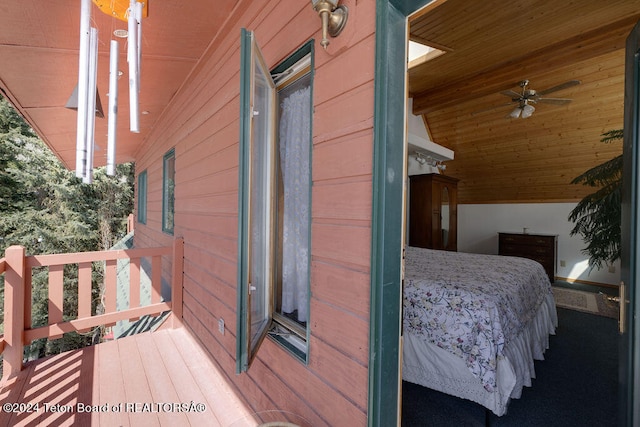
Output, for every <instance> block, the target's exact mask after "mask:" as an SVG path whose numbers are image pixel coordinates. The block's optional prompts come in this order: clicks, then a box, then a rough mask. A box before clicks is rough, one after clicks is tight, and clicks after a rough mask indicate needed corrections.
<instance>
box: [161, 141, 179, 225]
mask: <svg viewBox="0 0 640 427" xmlns="http://www.w3.org/2000/svg"><path fill="white" fill-rule="evenodd" d="M175 177H176V152H175V149H173V148H172V149H171V150H169V151H168V152H167V153H166V154H165V155H164V158H163V160H162V231H164V232H165V233H169V234H173V215H174V212H175Z"/></svg>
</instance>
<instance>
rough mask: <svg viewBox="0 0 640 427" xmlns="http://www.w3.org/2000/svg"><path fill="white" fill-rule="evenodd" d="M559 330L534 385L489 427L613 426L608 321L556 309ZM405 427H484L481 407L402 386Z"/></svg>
mask: <svg viewBox="0 0 640 427" xmlns="http://www.w3.org/2000/svg"><path fill="white" fill-rule="evenodd" d="M558 323H559V324H558V329H557V330H556V335H555V336H552V337H551V338H550V347H549V349H548V350H547V352H546V353H545V360H544V361H536V363H535V370H536V379H535V380H533V386H532V387H525V389H524V390H523V393H522V397H521V398H520V399H514V400H512V401H511V402H510V404H509V409H508V412H507V413H506V414H505V415H503V416H502V417H497V416H495V415H493V414H490V415H489V417H488V418H487V420H486V421H487V424H488V425H491V426H517V427H521V426H522V427H540V426H545V427H554V426H559V427H574V426H575V427H582V426H590V427H591V426H594V427H595V426H602V427H608V426H611V427H613V426H616V425H617V415H618V389H617V381H618V335H617V322H616V320H615V319H613V318H609V317H606V316H600V315H594V314H590V313H586V312H583V311H577V310H569V309H566V308H558ZM402 391H403V399H402V403H403V408H402V414H403V417H402V425H403V426H404V427H422V426H425V427H440V426H443V427H445V426H446V427H450V426H456V427H457V426H483V425H485V417H486V415H487V412H486V411H485V409H484V407H482V406H480V405H478V404H476V403H473V402H471V401H468V400H463V399H459V398H457V397H453V396H449V395H446V394H443V393H439V392H437V391H434V390H430V389H427V388H424V387H421V386H418V385H415V384H411V383H407V382H404V383H403V388H402Z"/></svg>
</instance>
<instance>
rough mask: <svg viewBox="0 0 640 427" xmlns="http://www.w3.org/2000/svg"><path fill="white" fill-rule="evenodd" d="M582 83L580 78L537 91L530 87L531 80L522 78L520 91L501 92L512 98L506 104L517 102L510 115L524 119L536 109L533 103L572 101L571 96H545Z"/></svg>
mask: <svg viewBox="0 0 640 427" xmlns="http://www.w3.org/2000/svg"><path fill="white" fill-rule="evenodd" d="M580 83H581V82H580V80H569V81H566V82H564V83H561V84H559V85H557V86H553V87H550V88H548V89H545V90H540V91H536V90H534V89H530V88H529V80H522V81H521V82H520V83H519V86H520V87H521V90H520V93H518V92H516V91H513V90H504V91H502V92H500V93H501V94H502V95H505V96H508V97H510V98H511V102H510V103H509V104H506V105H513V104H516V107H515V108H514V109H513V110H512V111H511V113H509V115H508V117H511V118H513V119H517V118H518V117H522V118H523V119H526V118H528V117H531V115H532V114H533V112H534V111H535V110H536V109H535V107H534V106H533V105H532V104H537V103H539V102H541V103H547V104H556V105H563V104H567V103H569V102H571V99H569V98H545V97H544V95H547V94H549V93H552V92H557V91H559V90H562V89H567V88H569V87H572V86H576V85H579V84H580Z"/></svg>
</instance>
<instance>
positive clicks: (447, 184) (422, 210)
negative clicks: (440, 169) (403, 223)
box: [409, 173, 458, 251]
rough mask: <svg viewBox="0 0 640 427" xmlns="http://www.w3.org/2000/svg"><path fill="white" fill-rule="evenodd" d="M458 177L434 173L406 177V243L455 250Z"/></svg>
mask: <svg viewBox="0 0 640 427" xmlns="http://www.w3.org/2000/svg"><path fill="white" fill-rule="evenodd" d="M457 202H458V180H457V179H456V178H452V177H450V176H445V175H441V174H436V173H430V174H423V175H413V176H410V177H409V246H416V247H420V248H429V249H442V250H447V251H456V250H457V249H458V246H457V243H458V227H457V225H458V207H457Z"/></svg>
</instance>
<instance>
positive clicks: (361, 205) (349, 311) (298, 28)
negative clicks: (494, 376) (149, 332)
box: [135, 0, 375, 426]
mask: <svg viewBox="0 0 640 427" xmlns="http://www.w3.org/2000/svg"><path fill="white" fill-rule="evenodd" d="M344 3H346V4H347V5H348V6H349V22H348V24H347V28H346V29H345V31H344V33H343V34H342V35H341V36H340V37H339V38H337V39H332V40H331V44H330V45H329V49H328V52H325V51H324V50H323V49H322V48H321V47H320V45H319V39H320V38H321V34H320V19H319V17H318V16H317V15H316V13H315V12H314V11H313V10H312V8H311V5H310V3H309V2H307V1H304V2H300V1H298V0H286V1H277V0H271V1H265V2H255V1H248V0H244V1H240V2H239V3H238V5H237V7H236V10H235V12H234V14H233V15H232V16H231V17H230V18H229V20H228V22H227V23H226V24H225V25H226V27H225V28H224V30H223V31H221V33H220V34H219V36H218V37H217V38H215V39H214V40H212V42H211V45H210V48H209V50H208V51H207V52H206V53H205V55H204V56H203V58H202V59H201V61H200V62H199V63H198V65H197V66H196V67H195V69H194V70H193V72H192V75H191V78H190V80H189V82H188V83H187V84H186V85H184V86H183V87H182V88H181V90H180V91H179V92H178V93H177V94H176V96H175V97H174V99H173V102H172V105H171V107H170V108H169V109H168V110H167V111H164V112H162V120H160V123H161V125H160V126H159V127H157V128H156V129H154V131H153V132H152V133H151V136H150V138H149V139H148V140H147V141H146V143H145V144H144V145H143V146H142V148H141V150H140V152H139V153H138V154H137V159H138V160H137V163H136V164H137V170H138V171H143V170H145V169H146V170H147V174H148V175H147V176H148V195H147V201H148V206H147V223H146V224H136V237H135V241H136V246H152V245H154V246H157V245H162V244H168V242H169V239H170V237H171V236H168V235H166V234H164V233H162V231H161V218H162V212H161V210H162V156H163V154H164V153H165V152H166V151H167V150H169V149H170V148H172V147H175V153H176V190H175V195H176V215H175V228H174V235H175V236H183V237H184V242H185V248H184V251H185V262H184V321H185V324H186V325H187V326H188V327H189V328H190V329H191V330H192V331H193V333H194V335H195V336H196V337H197V338H198V339H199V340H200V343H201V344H202V346H203V348H204V349H205V350H206V351H207V352H208V354H209V355H210V356H211V357H212V358H213V359H214V360H215V361H216V362H217V363H218V364H219V365H220V367H221V369H222V370H223V372H224V374H225V375H226V377H227V379H228V380H229V381H230V382H233V383H234V384H235V386H236V387H237V389H238V390H239V392H240V393H242V395H243V398H244V399H246V400H247V401H248V402H249V404H250V405H251V408H252V410H254V411H255V412H261V411H266V410H271V409H279V410H286V411H290V412H292V413H295V414H297V415H299V416H302V417H304V418H305V419H307V420H308V421H309V423H310V424H311V425H314V426H322V425H332V426H335V425H349V426H357V425H365V424H366V419H367V413H366V411H367V393H368V369H367V367H368V354H369V353H368V339H369V287H370V276H369V272H370V245H371V199H372V194H371V191H372V176H371V173H372V163H371V162H372V157H373V154H372V153H373V98H374V85H373V75H374V51H375V49H374V48H375V46H374V29H375V2H373V1H360V2H358V3H357V4H356V1H355V0H346V1H344ZM242 27H244V28H247V29H249V30H251V31H254V32H255V33H256V37H257V40H258V43H259V44H260V46H261V49H262V52H263V54H264V56H265V59H266V61H267V63H268V65H269V66H270V67H273V66H275V65H276V64H277V63H279V62H280V61H282V60H283V59H285V58H286V57H287V56H289V55H290V54H291V53H293V52H294V51H295V50H296V49H297V48H298V47H300V46H301V45H302V44H303V43H305V42H306V41H308V40H309V39H312V38H314V39H315V40H316V44H315V49H316V51H315V77H314V87H313V93H314V100H313V101H314V111H315V112H314V116H313V165H312V167H313V192H312V247H311V255H312V272H311V293H312V297H311V313H310V316H311V317H310V322H309V325H310V330H311V339H310V343H309V354H310V357H309V365H308V366H305V365H304V364H302V363H300V362H298V361H297V360H296V359H294V358H293V357H292V356H291V355H289V354H288V353H287V352H286V351H284V350H283V349H282V348H281V347H279V346H278V345H277V344H275V343H274V342H272V341H270V340H265V341H264V343H263V344H262V346H261V347H260V350H259V351H258V354H257V358H256V360H255V361H254V362H253V364H252V366H251V367H250V369H249V371H248V372H247V373H245V374H241V375H236V374H235V351H236V347H235V346H236V298H237V283H236V281H237V267H238V265H237V252H238V246H237V245H238V242H237V237H238V158H239V153H238V148H239V142H238V141H239V118H238V115H239V111H240V105H239V84H240V82H239V68H240V54H239V48H240V28H242ZM220 318H222V319H224V321H225V333H224V334H221V333H220V332H218V319H220Z"/></svg>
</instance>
